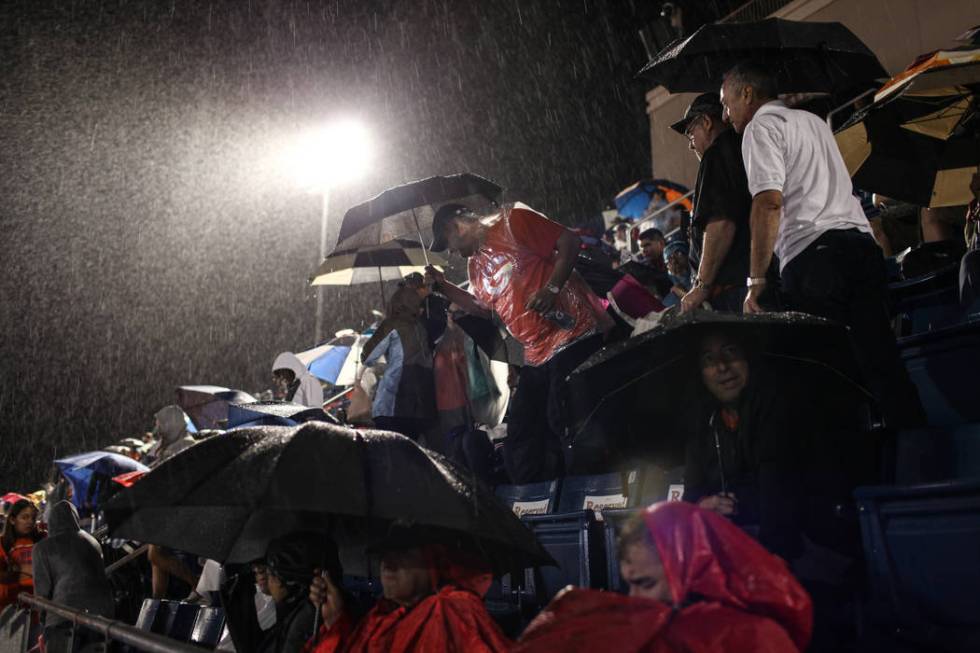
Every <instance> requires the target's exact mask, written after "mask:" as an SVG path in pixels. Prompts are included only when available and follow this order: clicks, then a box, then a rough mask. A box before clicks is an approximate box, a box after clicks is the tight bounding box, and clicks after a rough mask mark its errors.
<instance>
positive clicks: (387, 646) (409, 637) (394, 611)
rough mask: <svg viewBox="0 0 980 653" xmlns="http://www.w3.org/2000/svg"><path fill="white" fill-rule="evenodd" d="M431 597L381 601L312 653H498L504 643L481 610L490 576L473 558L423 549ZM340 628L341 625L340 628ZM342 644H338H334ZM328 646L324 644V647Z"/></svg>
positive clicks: (506, 644)
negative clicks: (410, 603) (406, 603)
mask: <svg viewBox="0 0 980 653" xmlns="http://www.w3.org/2000/svg"><path fill="white" fill-rule="evenodd" d="M424 550H425V555H426V558H427V560H428V564H429V569H430V573H431V574H432V586H433V587H436V588H439V589H438V590H437V591H436V593H435V594H433V595H431V596H429V597H427V598H425V599H423V600H422V601H421V602H420V603H418V604H417V605H415V606H414V607H412V608H408V609H406V608H403V607H401V606H399V605H397V604H395V603H393V602H391V601H388V600H386V599H381V600H380V601H379V602H378V603H377V604H376V605H375V606H374V608H372V609H371V611H370V612H368V613H367V615H365V616H364V618H363V619H361V621H360V622H359V623H358V624H357V626H356V627H355V628H354V631H353V632H352V633H350V635H349V636H345V637H333V638H327V639H325V640H321V642H320V645H317V646H316V648H315V649H314V650H315V652H316V653H333V652H334V651H340V652H342V653H423V652H429V651H440V652H441V651H447V652H450V653H451V652H453V651H456V652H458V653H503V652H504V651H509V650H510V649H511V646H512V643H511V641H510V640H508V639H507V638H506V637H505V636H504V634H503V633H501V632H500V629H499V628H498V627H497V624H496V623H495V622H494V621H493V619H492V618H491V617H490V615H489V614H488V613H487V611H486V608H485V607H484V606H483V598H482V597H483V595H484V594H486V591H487V590H488V589H489V588H490V581H491V578H492V577H491V575H490V573H489V572H488V571H485V569H484V567H485V565H483V564H482V563H481V562H479V561H477V560H476V559H475V558H469V557H466V556H462V555H460V554H458V553H456V552H450V551H449V550H448V549H447V548H446V547H443V546H441V545H431V546H427V547H425V549H424ZM345 626H346V625H345ZM338 640H342V641H338ZM328 642H329V643H328Z"/></svg>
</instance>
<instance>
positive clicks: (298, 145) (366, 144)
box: [282, 120, 371, 346]
mask: <svg viewBox="0 0 980 653" xmlns="http://www.w3.org/2000/svg"><path fill="white" fill-rule="evenodd" d="M370 160H371V139H370V138H369V136H368V132H367V130H366V129H365V128H364V126H363V125H361V124H360V123H358V122H355V121H352V120H343V121H337V122H334V123H331V124H329V125H326V126H323V127H320V128H317V129H313V130H310V131H308V132H305V133H303V134H301V135H300V136H299V137H298V138H297V139H296V140H295V141H294V142H293V143H292V144H291V145H290V146H288V147H287V148H286V149H285V151H284V153H283V156H282V167H283V168H284V170H285V171H286V173H287V174H288V175H289V176H290V177H291V178H292V179H293V181H294V183H295V184H296V185H298V186H299V187H300V188H303V189H304V190H306V191H308V192H313V193H316V194H318V195H320V197H321V199H322V210H321V213H320V258H319V260H318V261H317V265H319V264H320V263H322V262H323V259H325V258H326V256H327V227H328V223H329V219H330V191H331V189H332V188H335V187H336V186H337V185H339V184H342V183H345V182H349V181H352V180H353V179H355V178H357V177H358V176H360V175H362V174H363V173H364V172H365V170H366V169H367V166H368V163H370ZM315 324H316V326H315V328H314V342H313V344H314V346H316V345H319V344H320V341H321V339H322V336H323V286H317V291H316V320H315Z"/></svg>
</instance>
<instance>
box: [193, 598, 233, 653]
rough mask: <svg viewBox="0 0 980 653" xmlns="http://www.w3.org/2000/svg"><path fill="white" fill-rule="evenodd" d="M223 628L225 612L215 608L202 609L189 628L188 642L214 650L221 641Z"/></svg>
mask: <svg viewBox="0 0 980 653" xmlns="http://www.w3.org/2000/svg"><path fill="white" fill-rule="evenodd" d="M224 628H225V611H224V610H223V609H221V608H217V607H203V608H201V609H200V611H198V613H197V618H196V619H194V625H193V627H192V628H191V635H190V638H189V639H190V642H191V643H192V644H201V645H203V646H207V647H208V648H214V647H215V646H217V645H218V642H219V641H220V640H221V633H222V632H223V631H224Z"/></svg>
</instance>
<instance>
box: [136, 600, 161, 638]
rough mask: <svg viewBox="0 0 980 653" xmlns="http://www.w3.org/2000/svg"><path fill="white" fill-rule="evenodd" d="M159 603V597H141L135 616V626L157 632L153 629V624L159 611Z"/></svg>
mask: <svg viewBox="0 0 980 653" xmlns="http://www.w3.org/2000/svg"><path fill="white" fill-rule="evenodd" d="M161 603H162V602H161V601H160V600H159V599H143V605H141V606H140V614H139V617H137V618H136V627H137V628H139V629H140V630H143V631H146V632H158V631H154V630H153V624H154V622H155V621H156V618H157V613H158V612H160V605H161Z"/></svg>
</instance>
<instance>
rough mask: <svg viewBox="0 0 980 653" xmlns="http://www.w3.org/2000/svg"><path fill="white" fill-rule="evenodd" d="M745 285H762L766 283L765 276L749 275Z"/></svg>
mask: <svg viewBox="0 0 980 653" xmlns="http://www.w3.org/2000/svg"><path fill="white" fill-rule="evenodd" d="M745 285H746V286H747V287H749V288H753V287H755V286H764V285H766V278H765V277H749V278H748V279H746V280H745Z"/></svg>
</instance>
